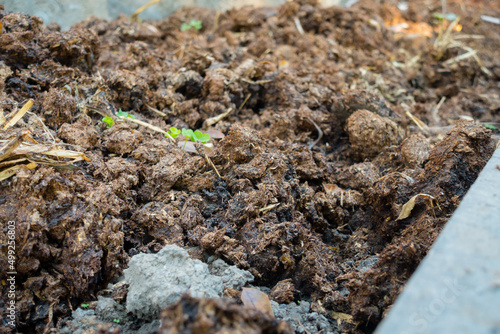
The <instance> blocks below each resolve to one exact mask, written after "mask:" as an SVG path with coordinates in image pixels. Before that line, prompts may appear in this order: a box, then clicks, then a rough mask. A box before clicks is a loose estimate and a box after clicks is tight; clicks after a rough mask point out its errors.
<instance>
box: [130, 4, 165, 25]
mask: <svg viewBox="0 0 500 334" xmlns="http://www.w3.org/2000/svg"><path fill="white" fill-rule="evenodd" d="M157 3H160V0H151V1H150V2H148V3H147V4H145V5H144V6H142V7H139V9H137V10H136V11H135V12H134V14H132V16H130V19H131V20H132V21H137V17H138V15H139V14H140V13H142V12H143V11H145V10H146V9H148V8H149V7H151V6H153V5H156V4H157Z"/></svg>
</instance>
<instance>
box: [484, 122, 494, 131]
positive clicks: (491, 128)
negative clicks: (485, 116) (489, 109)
mask: <svg viewBox="0 0 500 334" xmlns="http://www.w3.org/2000/svg"><path fill="white" fill-rule="evenodd" d="M484 126H485V127H486V128H487V129H490V130H496V129H497V128H496V126H494V125H493V124H488V123H486V124H485V125H484Z"/></svg>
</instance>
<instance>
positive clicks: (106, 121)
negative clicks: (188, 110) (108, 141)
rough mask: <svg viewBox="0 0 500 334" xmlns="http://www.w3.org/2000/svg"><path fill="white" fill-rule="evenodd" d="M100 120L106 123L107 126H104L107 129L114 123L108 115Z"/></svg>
mask: <svg viewBox="0 0 500 334" xmlns="http://www.w3.org/2000/svg"><path fill="white" fill-rule="evenodd" d="M102 121H103V122H104V123H106V124H107V126H106V127H107V128H108V129H109V128H110V127H112V126H113V125H114V124H115V121H114V120H113V119H112V118H111V117H109V116H106V117H104V118H103V119H102Z"/></svg>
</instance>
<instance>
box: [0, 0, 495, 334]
mask: <svg viewBox="0 0 500 334" xmlns="http://www.w3.org/2000/svg"><path fill="white" fill-rule="evenodd" d="M394 5H395V2H393V1H388V2H385V3H384V4H383V5H380V4H376V2H375V1H368V2H361V3H358V4H357V5H355V6H354V7H352V8H349V9H346V8H337V7H333V8H327V9H320V8H319V7H317V6H316V5H315V4H314V1H307V0H301V1H295V2H287V3H286V4H285V5H283V6H282V7H280V8H277V9H269V8H262V9H255V8H250V7H245V8H242V9H239V10H232V11H229V12H224V13H216V12H215V11H211V10H206V9H201V8H186V9H183V10H180V11H178V12H176V13H175V14H173V15H172V16H171V17H168V18H166V19H164V20H162V21H159V22H141V23H137V22H133V21H131V20H130V18H127V17H121V18H119V19H117V20H115V21H112V22H105V21H102V20H99V19H96V18H89V19H88V20H86V21H83V22H81V23H78V24H76V25H75V26H74V27H73V28H72V29H71V30H69V31H59V30H58V29H57V27H56V26H54V25H50V26H43V25H42V22H41V21H40V19H38V18H36V17H31V16H27V15H22V14H13V13H8V12H5V11H0V21H1V23H2V25H3V28H2V29H3V30H2V33H1V34H0V116H2V115H3V116H5V117H8V115H9V114H11V113H15V112H16V111H17V110H18V108H20V107H21V106H22V105H23V104H24V103H25V102H26V101H27V100H28V99H33V100H34V102H35V104H34V107H33V108H32V109H31V111H32V112H33V113H32V114H27V115H26V116H25V117H24V118H23V119H22V120H20V121H19V122H18V123H17V124H16V126H15V127H14V130H16V129H21V128H29V129H30V131H31V132H32V133H33V136H34V137H35V138H37V140H40V141H43V140H49V139H48V138H49V137H50V136H49V135H48V132H47V131H50V135H52V136H53V137H54V138H55V140H56V141H58V142H60V144H61V145H63V144H68V145H65V147H71V148H72V149H73V150H78V151H81V152H85V155H86V156H87V157H88V159H89V161H88V162H80V163H78V164H77V166H75V168H59V167H53V166H50V165H43V164H42V165H39V166H38V167H37V168H35V169H32V170H22V171H21V172H19V173H18V174H17V175H15V176H14V177H11V178H9V179H7V180H5V181H2V182H1V185H0V221H1V222H2V224H3V229H2V230H1V232H0V242H1V245H2V251H1V253H0V265H1V267H2V268H7V266H8V256H7V247H6V242H7V225H6V222H7V221H12V220H14V221H16V239H15V240H16V244H17V248H16V257H17V259H16V261H17V262H16V265H17V267H16V270H17V277H16V284H17V285H16V288H17V292H18V294H17V307H18V317H19V323H18V327H17V329H18V330H19V331H20V332H25V333H28V332H29V333H35V332H36V333H43V332H44V331H46V330H48V329H50V328H55V327H57V326H58V322H60V321H61V319H63V318H65V317H67V316H69V315H70V314H71V310H72V309H73V308H75V307H77V306H78V305H79V304H80V303H81V302H82V301H88V300H93V299H95V298H96V296H97V295H98V294H99V293H100V291H101V290H102V289H103V288H104V287H106V285H107V283H108V282H110V281H111V280H112V279H116V278H117V277H118V276H119V275H120V273H121V272H122V270H123V269H124V268H125V266H126V264H127V261H128V258H129V257H130V256H133V255H135V254H137V253H139V252H156V251H158V250H160V249H161V248H162V247H163V246H164V245H165V244H172V243H175V244H177V245H179V246H181V247H198V250H199V251H198V252H193V254H198V256H200V257H201V254H202V253H204V254H210V255H216V256H218V257H220V258H222V259H224V260H225V261H227V262H229V263H232V264H235V265H237V266H238V267H240V268H244V269H247V270H249V271H250V272H252V274H253V275H254V276H255V277H256V282H255V283H256V284H257V285H263V286H267V287H269V288H271V289H272V293H271V297H272V298H274V299H275V300H277V301H279V302H286V303H288V302H295V301H297V300H309V301H311V303H312V309H313V310H315V311H317V312H320V313H322V314H323V315H325V316H327V317H330V318H331V312H332V311H335V312H342V313H347V314H349V315H352V316H353V320H352V321H345V322H343V323H341V328H342V330H343V331H351V332H356V333H358V332H370V331H371V330H373V328H374V327H375V326H376V325H377V324H378V322H379V321H380V320H381V318H382V317H383V316H384V313H385V312H386V311H387V310H388V308H389V307H390V306H391V305H392V303H393V302H394V300H395V298H396V297H397V295H398V293H399V292H400V291H401V288H402V287H403V285H404V284H405V282H406V281H407V279H408V278H409V277H410V275H411V274H412V273H413V271H414V270H415V269H416V267H417V265H418V264H419V262H420V261H421V259H422V258H423V257H424V256H425V255H426V253H427V251H428V249H429V247H430V246H431V245H432V243H433V242H434V240H435V238H436V237H437V235H438V234H439V232H440V231H441V229H442V227H443V226H444V224H445V223H446V222H447V220H448V219H449V217H450V216H451V214H452V213H453V211H454V210H455V209H456V207H457V206H458V204H459V203H460V200H461V199H462V197H463V196H464V194H465V193H466V192H467V190H468V189H469V187H470V186H471V184H472V183H473V182H474V180H475V179H476V177H477V175H478V173H479V172H480V170H481V169H482V167H483V166H484V165H485V163H486V162H487V160H488V159H489V157H490V156H491V154H492V152H493V149H494V141H493V140H491V136H492V133H494V132H495V130H494V131H490V130H488V129H487V128H486V127H485V126H484V125H483V124H481V123H482V122H483V123H484V122H488V123H489V124H490V127H491V125H493V126H495V124H498V122H500V113H499V111H500V86H499V79H500V62H499V60H498V50H499V49H500V33H499V28H498V26H495V25H493V24H491V23H486V22H483V21H482V20H481V19H480V15H481V14H487V15H490V16H497V17H500V9H499V6H498V3H496V2H495V1H486V0H485V1H472V0H466V1H461V2H457V3H455V2H454V1H448V10H449V11H450V12H454V13H456V14H457V15H459V16H460V17H461V19H462V20H461V23H462V24H463V29H462V31H461V32H453V36H454V39H455V42H457V41H459V42H460V43H462V45H465V46H467V47H469V48H472V49H474V50H477V55H478V59H480V62H481V65H480V64H479V63H478V61H476V60H475V58H473V57H470V58H467V59H463V60H461V61H458V62H454V61H453V60H454V57H456V56H457V55H460V54H463V53H465V52H467V51H464V49H462V48H460V47H452V48H444V49H441V50H439V49H437V48H436V47H434V46H433V43H434V41H435V39H436V38H437V33H433V35H432V37H430V38H428V37H425V36H423V35H411V34H404V33H403V35H401V33H396V32H394V31H393V30H391V29H390V27H389V26H388V24H389V22H395V21H397V20H399V22H401V20H405V21H407V22H408V23H410V24H411V23H412V22H425V23H427V24H429V26H432V27H434V28H435V29H436V31H438V29H439V28H438V24H436V23H434V21H435V19H434V18H433V13H435V12H439V11H440V6H441V1H433V4H432V6H431V5H429V3H428V2H425V5H422V2H421V1H412V2H410V8H409V10H408V11H407V12H406V13H403V14H402V13H400V11H399V10H398V9H397V8H396V7H394ZM294 18H298V19H299V21H300V23H301V25H302V27H303V29H304V30H305V33H304V34H300V33H299V31H298V29H297V25H296V24H295V23H294ZM191 19H198V20H201V21H202V23H203V28H202V29H201V31H196V30H194V29H191V30H190V31H181V30H180V27H181V24H182V23H184V22H189V21H190V20H191ZM464 35H468V36H470V35H480V36H482V37H481V38H473V37H467V36H465V37H463V36H464ZM460 36H462V37H460ZM440 51H442V52H441V53H442V55H441V54H440ZM495 52H496V54H495ZM417 56H418V57H417ZM438 58H439V60H437V59H438ZM447 61H448V62H447ZM481 66H483V67H481ZM443 98H445V99H444V100H443V101H444V102H442V103H441V104H440V105H439V110H438V108H437V106H438V104H439V102H440V101H441V100H442V99H443ZM119 109H122V110H126V111H128V112H129V113H131V114H133V115H135V116H136V117H137V119H139V120H141V121H144V122H148V123H150V124H151V125H154V126H156V127H159V128H161V129H164V130H166V129H168V128H169V127H170V126H176V127H178V128H182V127H186V128H192V129H199V128H201V129H203V130H208V129H209V128H214V129H217V130H219V131H221V132H222V133H224V134H225V138H223V139H221V140H215V139H214V140H212V142H213V143H214V146H215V149H214V150H213V151H211V152H202V150H201V148H200V150H199V153H188V152H186V151H183V150H182V148H179V147H178V146H177V145H176V144H175V143H172V142H171V141H169V140H168V139H167V138H166V137H165V136H164V135H163V134H161V133H158V132H156V131H154V130H152V129H150V128H147V127H144V126H141V125H138V124H136V123H132V122H129V121H120V122H117V124H115V125H114V126H112V127H111V128H109V129H106V124H105V123H103V122H102V121H101V119H102V118H103V116H105V115H110V116H112V115H114V114H115V113H116V112H117V111H118V110H119ZM155 109H156V110H159V111H161V112H162V114H163V115H161V116H160V115H159V114H158V113H157V112H155V111H154V110H155ZM228 110H231V112H230V113H229V115H228V116H227V117H226V118H223V119H222V120H220V121H218V122H217V123H216V124H215V125H212V126H210V127H209V126H207V120H208V119H210V118H212V117H214V116H217V115H219V114H222V113H224V112H226V111H228ZM37 116H38V117H40V118H41V119H42V120H43V122H44V124H45V126H46V127H47V128H44V127H43V126H42V124H41V123H40V120H39V118H38V117H37ZM463 116H468V117H469V118H471V119H473V120H474V121H475V122H474V121H470V120H469V121H467V120H459V118H461V117H463ZM411 117H415V118H418V119H420V120H421V121H422V122H423V124H424V125H426V126H424V127H423V128H422V129H420V128H419V127H417V126H416V125H415V122H414V121H412V119H411ZM0 118H1V117H0ZM2 128H3V127H2ZM318 128H319V129H321V132H320V131H318ZM2 131H3V130H2ZM1 136H2V139H4V138H7V137H6V136H7V131H4V132H3V133H2V134H1ZM318 139H319V140H318ZM2 145H3V144H2ZM0 153H2V152H0ZM207 158H209V159H210V161H211V162H212V163H213V164H214V166H215V168H216V169H217V171H218V173H220V175H221V176H222V178H220V177H219V176H218V175H217V173H216V171H215V170H214V168H213V167H212V165H211V164H210V163H209V160H208V159H207ZM0 168H3V167H0ZM416 194H428V195H431V196H433V197H434V198H435V199H436V200H435V201H434V203H433V204H432V205H431V203H430V202H429V201H428V200H425V199H424V198H419V199H418V200H417V202H416V206H415V208H414V210H413V211H412V213H411V215H410V216H409V217H408V218H406V219H403V220H396V218H397V217H398V215H399V213H400V211H401V208H402V206H403V204H405V203H406V202H407V201H408V200H409V199H410V198H411V197H413V196H414V195H416ZM374 255H376V256H378V259H379V261H378V263H377V264H375V265H374V266H373V267H372V268H371V269H369V270H360V269H359V268H358V266H359V264H360V263H361V262H362V261H363V260H366V259H368V258H371V257H373V256H374ZM6 278H7V276H6V271H5V270H2V271H1V273H0V279H2V299H1V300H0V306H1V307H0V310H1V311H0V313H2V319H5V317H4V312H5V310H6V307H5V302H6V295H7V288H6V286H7V285H6V284H5V279H6ZM346 289H347V290H348V291H349V293H348V294H346V293H345V292H344V291H346ZM228 303H229V302H227V301H224V302H220V303H219V302H214V301H206V300H201V301H200V300H190V299H184V300H183V301H182V302H181V303H180V304H179V305H178V306H174V307H172V308H171V309H170V310H169V311H166V313H165V314H164V317H165V319H164V320H166V319H170V320H171V321H173V322H176V321H178V319H177V318H176V317H178V316H180V315H179V313H178V312H177V311H176V307H177V308H181V309H182V308H183V307H184V308H185V307H188V308H189V307H193V308H194V307H197V308H200V309H202V308H206V309H207V310H217V312H221V314H223V316H222V315H221V317H222V318H224V317H228V319H229V320H227V321H235V322H238V321H243V320H241V319H246V320H244V321H249V325H248V326H250V327H249V328H252V330H253V329H255V328H254V327H252V326H256V324H257V326H258V328H261V330H262V332H265V331H266V330H270V329H269V328H274V327H272V326H275V325H276V324H275V323H273V320H272V319H268V318H265V317H263V318H262V319H260V320H255V315H252V314H250V315H249V314H240V313H238V312H240V311H238V310H237V309H236V310H235V309H233V307H234V306H233V305H232V304H230V303H229V304H228ZM191 304H192V305H191ZM186 305H187V306H186ZM176 312H177V313H176ZM214 312H215V311H214ZM193 316H195V315H193ZM249 317H250V318H251V319H253V320H251V321H250V320H248V319H250V318H249ZM176 319H177V320H176ZM179 326H181V325H179ZM182 326H186V327H183V328H184V329H183V330H185V331H184V332H185V333H188V332H193V331H194V330H193V329H192V328H191V329H189V328H190V327H189V326H190V324H188V323H186V324H182ZM259 326H260V327H259ZM270 326H271V327H270ZM9 330H10V328H9V327H8V326H7V325H6V324H5V323H2V324H1V325H0V331H1V332H2V333H7V332H8V331H9ZM246 330H247V328H246V327H242V328H241V332H242V333H244V332H246ZM275 330H278V331H279V330H283V331H284V330H285V329H283V328H282V329H280V328H277V329H276V328H275ZM286 330H288V329H286ZM163 332H164V333H169V330H168V328H167V327H164V329H162V333H163ZM257 332H258V331H257Z"/></svg>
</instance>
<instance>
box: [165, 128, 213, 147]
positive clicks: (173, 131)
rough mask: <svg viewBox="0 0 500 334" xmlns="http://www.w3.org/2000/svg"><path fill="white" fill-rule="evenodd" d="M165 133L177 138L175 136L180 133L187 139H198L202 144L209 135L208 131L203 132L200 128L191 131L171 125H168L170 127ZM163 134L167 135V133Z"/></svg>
mask: <svg viewBox="0 0 500 334" xmlns="http://www.w3.org/2000/svg"><path fill="white" fill-rule="evenodd" d="M167 133H168V134H169V135H170V137H172V138H177V136H179V135H180V134H182V135H183V136H184V137H186V138H187V139H188V141H192V142H197V141H199V142H200V143H202V144H206V143H208V142H209V141H210V135H209V134H208V133H203V132H201V131H200V130H196V131H193V130H191V129H186V128H183V129H182V130H179V129H177V128H175V127H173V126H172V127H170V129H168V131H167ZM165 136H166V137H168V136H167V135H165Z"/></svg>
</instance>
